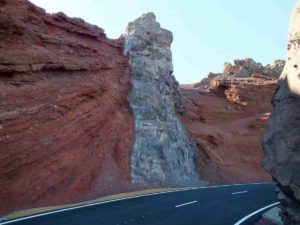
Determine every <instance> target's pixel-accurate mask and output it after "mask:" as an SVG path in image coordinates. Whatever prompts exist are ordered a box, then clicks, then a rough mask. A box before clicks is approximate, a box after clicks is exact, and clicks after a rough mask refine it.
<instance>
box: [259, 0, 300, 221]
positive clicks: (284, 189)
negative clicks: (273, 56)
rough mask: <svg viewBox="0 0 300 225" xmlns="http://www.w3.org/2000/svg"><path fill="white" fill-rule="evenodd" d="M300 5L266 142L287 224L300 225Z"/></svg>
mask: <svg viewBox="0 0 300 225" xmlns="http://www.w3.org/2000/svg"><path fill="white" fill-rule="evenodd" d="M299 43H300V1H298V3H297V5H296V7H295V9H294V11H293V14H292V17H291V22H290V28H289V42H288V60H287V63H286V65H285V68H284V71H283V73H282V75H281V77H280V79H279V85H278V88H277V91H276V93H275V94H274V96H273V100H272V103H273V112H272V115H271V117H270V122H269V126H268V128H267V130H266V132H265V135H264V139H263V146H264V155H265V156H264V161H263V163H264V166H265V168H266V169H267V170H268V171H269V172H270V173H271V174H272V176H273V178H274V180H275V181H276V182H277V184H278V187H279V190H280V194H279V199H280V201H281V207H282V218H283V221H284V224H287V225H299V224H300V76H299V74H300V70H299V69H300V48H299Z"/></svg>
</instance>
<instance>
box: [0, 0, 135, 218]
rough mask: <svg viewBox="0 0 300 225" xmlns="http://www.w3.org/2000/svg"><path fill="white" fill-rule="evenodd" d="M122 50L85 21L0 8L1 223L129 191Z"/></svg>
mask: <svg viewBox="0 0 300 225" xmlns="http://www.w3.org/2000/svg"><path fill="white" fill-rule="evenodd" d="M122 48H123V44H122V42H120V41H114V40H109V39H107V38H106V37H105V34H104V32H103V30H102V29H101V28H98V27H96V26H92V25H90V24H87V23H85V22H84V21H83V20H81V19H71V18H68V17H66V16H65V15H64V14H62V13H58V14H53V15H49V14H46V13H45V11H44V10H42V9H40V8H38V7H36V6H34V5H33V4H31V3H30V2H28V1H26V0H1V1H0V199H1V201H0V215H1V214H4V213H7V212H10V211H12V210H16V209H22V208H28V207H34V206H41V205H53V204H62V203H70V202H76V201H80V200H85V199H88V198H95V197H97V196H101V195H105V194H109V193H116V192H120V191H124V190H130V189H131V188H132V185H131V184H130V180H131V177H130V155H131V148H132V145H133V139H134V123H133V117H132V113H131V109H130V106H129V103H128V99H127V96H129V92H130V88H131V75H130V68H129V64H128V59H127V58H126V57H125V56H124V55H123V52H122V51H123V49H122Z"/></svg>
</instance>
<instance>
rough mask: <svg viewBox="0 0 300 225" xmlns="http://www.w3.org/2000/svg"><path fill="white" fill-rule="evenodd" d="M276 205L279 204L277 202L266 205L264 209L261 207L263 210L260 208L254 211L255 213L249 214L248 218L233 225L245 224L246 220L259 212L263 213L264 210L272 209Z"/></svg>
mask: <svg viewBox="0 0 300 225" xmlns="http://www.w3.org/2000/svg"><path fill="white" fill-rule="evenodd" d="M278 204H279V202H275V203H273V204H271V205H267V206H265V207H263V208H261V209H258V210H256V211H255V212H253V213H251V214H249V215H248V216H245V217H244V218H243V219H241V220H239V221H238V222H236V223H235V224H234V225H240V224H242V223H243V222H245V221H246V220H247V219H249V218H250V217H252V216H254V215H255V214H257V213H259V212H261V211H264V210H266V209H269V208H272V207H273V206H275V205H278Z"/></svg>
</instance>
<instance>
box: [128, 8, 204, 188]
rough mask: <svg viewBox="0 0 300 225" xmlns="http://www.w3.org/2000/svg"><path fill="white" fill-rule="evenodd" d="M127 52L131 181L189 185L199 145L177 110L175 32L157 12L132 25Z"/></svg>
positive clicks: (194, 172) (193, 180) (129, 28)
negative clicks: (163, 25)
mask: <svg viewBox="0 0 300 225" xmlns="http://www.w3.org/2000/svg"><path fill="white" fill-rule="evenodd" d="M125 40H126V41H125V51H124V54H130V62H131V66H132V72H133V76H134V78H133V88H132V92H131V98H130V99H131V101H130V104H131V107H132V110H133V113H134V120H135V132H136V133H135V137H136V139H135V143H134V146H133V152H132V156H131V160H132V162H131V163H132V164H131V175H132V179H133V182H137V183H139V182H146V183H150V184H188V183H191V182H195V181H197V178H198V175H197V172H196V155H195V147H194V145H193V144H192V142H190V140H189V137H188V135H187V133H186V131H185V128H184V127H183V125H182V123H181V121H180V119H179V118H178V117H177V114H176V111H180V112H182V111H184V109H183V108H182V105H183V104H182V102H181V94H180V91H179V85H178V83H177V81H176V80H175V78H174V76H173V75H172V73H173V65H172V54H171V49H170V47H171V43H172V40H173V36H172V33H171V32H170V31H168V30H165V29H162V28H161V27H160V25H159V23H158V22H156V18H155V15H154V14H153V13H148V14H144V15H143V16H142V17H140V18H138V19H137V20H135V21H134V22H131V23H129V25H128V27H127V33H126V35H125Z"/></svg>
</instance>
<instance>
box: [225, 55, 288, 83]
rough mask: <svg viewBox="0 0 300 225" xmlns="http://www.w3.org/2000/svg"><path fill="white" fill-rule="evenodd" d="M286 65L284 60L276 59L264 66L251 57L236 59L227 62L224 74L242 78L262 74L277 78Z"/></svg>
mask: <svg viewBox="0 0 300 225" xmlns="http://www.w3.org/2000/svg"><path fill="white" fill-rule="evenodd" d="M284 65H285V61H284V60H275V61H274V62H273V63H272V64H268V65H266V66H263V65H262V64H261V63H258V62H256V61H254V60H253V59H251V58H246V59H243V60H239V59H237V60H234V64H231V63H228V62H226V63H225V65H224V71H223V74H224V75H226V76H234V77H241V78H244V77H251V76H252V75H253V74H261V75H266V76H269V77H272V78H274V79H277V78H279V76H280V75H281V72H282V70H283V67H284Z"/></svg>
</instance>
